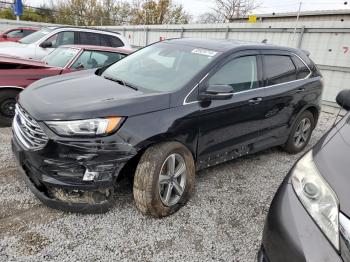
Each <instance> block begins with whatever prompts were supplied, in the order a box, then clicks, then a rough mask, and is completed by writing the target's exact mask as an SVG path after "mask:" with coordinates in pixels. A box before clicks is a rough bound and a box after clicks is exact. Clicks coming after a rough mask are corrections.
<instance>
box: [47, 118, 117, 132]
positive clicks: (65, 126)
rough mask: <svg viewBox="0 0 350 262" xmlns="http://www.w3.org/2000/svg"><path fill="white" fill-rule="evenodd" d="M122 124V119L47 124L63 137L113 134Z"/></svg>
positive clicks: (50, 122) (51, 122) (97, 119)
mask: <svg viewBox="0 0 350 262" xmlns="http://www.w3.org/2000/svg"><path fill="white" fill-rule="evenodd" d="M121 122H122V118H121V117H107V118H96V119H88V120H76V121H47V122H45V123H46V124H47V125H48V126H49V127H50V128H51V129H52V130H53V131H54V132H55V133H56V134H58V135H61V136H89V137H93V136H99V135H108V134H111V133H113V132H114V131H115V130H117V128H118V127H119V125H120V124H121Z"/></svg>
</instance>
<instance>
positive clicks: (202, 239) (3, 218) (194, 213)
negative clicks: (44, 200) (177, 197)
mask: <svg viewBox="0 0 350 262" xmlns="http://www.w3.org/2000/svg"><path fill="white" fill-rule="evenodd" d="M333 121H334V116H333V115H329V114H325V113H323V114H322V116H321V119H320V122H319V125H318V127H317V129H316V130H315V132H314V133H313V137H312V140H311V142H310V145H314V144H315V143H316V141H317V140H318V139H319V138H320V137H321V136H322V135H323V134H324V133H325V131H327V130H328V129H329V128H330V126H331V125H332V123H333ZM10 138H11V131H10V129H0V261H167V260H168V261H254V259H255V255H256V252H257V250H258V248H259V245H260V240H261V234H262V230H263V225H264V219H265V216H266V214H267V211H268V208H269V204H270V202H271V200H272V197H273V195H274V193H275V192H276V190H277V188H278V186H279V184H280V183H281V182H282V180H283V178H284V177H285V175H286V174H287V172H288V170H289V169H290V168H291V166H292V165H293V163H294V162H295V161H296V160H297V159H298V157H299V155H295V156H291V155H288V154H286V153H284V152H282V151H281V150H280V149H278V148H274V149H270V150H267V151H264V152H261V153H259V154H254V155H251V156H247V157H244V158H241V159H237V160H234V161H230V162H228V163H225V164H221V165H218V166H216V167H213V168H210V169H207V170H203V171H201V172H199V173H198V174H197V179H196V192H195V194H194V196H193V198H192V199H191V200H190V201H189V203H188V204H187V205H186V206H185V207H184V208H182V209H181V210H180V211H179V212H177V213H176V214H174V215H172V216H170V217H167V218H164V219H154V218H150V217H144V216H142V215H141V214H140V213H139V212H138V211H137V210H136V208H135V206H134V204H133V199H132V190H131V188H130V186H123V187H121V189H120V192H119V193H118V199H117V201H116V202H117V203H116V205H115V207H114V208H113V209H112V210H111V211H110V212H108V213H106V214H102V215H80V214H70V213H64V212H60V211H56V210H52V209H49V208H47V207H45V206H44V205H43V204H41V203H40V202H39V201H38V200H36V198H35V197H34V195H32V193H31V192H30V191H29V190H28V189H27V187H26V186H25V184H24V182H23V181H21V180H20V179H19V177H18V176H17V173H16V169H15V163H14V160H13V157H12V156H11V153H10Z"/></svg>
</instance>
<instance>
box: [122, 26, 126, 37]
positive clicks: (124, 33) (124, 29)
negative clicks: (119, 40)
mask: <svg viewBox="0 0 350 262" xmlns="http://www.w3.org/2000/svg"><path fill="white" fill-rule="evenodd" d="M123 36H124V37H125V36H126V28H125V27H123Z"/></svg>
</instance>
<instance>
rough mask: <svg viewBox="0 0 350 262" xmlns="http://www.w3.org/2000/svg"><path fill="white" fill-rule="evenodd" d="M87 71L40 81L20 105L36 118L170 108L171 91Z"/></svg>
mask: <svg viewBox="0 0 350 262" xmlns="http://www.w3.org/2000/svg"><path fill="white" fill-rule="evenodd" d="M95 71H96V69H95V70H86V71H80V72H74V73H70V74H65V75H60V76H54V77H48V78H45V79H42V80H39V81H37V82H35V83H33V84H32V85H30V86H29V87H28V88H26V89H25V90H24V91H22V92H21V93H20V96H19V99H18V102H19V104H20V105H21V106H22V107H23V108H24V109H25V110H26V111H27V112H28V113H29V114H30V115H31V116H32V117H34V118H35V119H36V120H38V121H45V120H77V119H89V118H98V117H106V116H133V115H139V114H144V113H148V112H152V111H158V110H163V109H167V108H169V105H170V102H169V101H170V94H168V93H147V92H143V91H141V90H139V91H136V90H134V89H131V88H129V87H126V86H124V85H120V84H118V83H116V82H114V81H111V80H107V79H104V78H103V77H101V76H98V75H96V74H95Z"/></svg>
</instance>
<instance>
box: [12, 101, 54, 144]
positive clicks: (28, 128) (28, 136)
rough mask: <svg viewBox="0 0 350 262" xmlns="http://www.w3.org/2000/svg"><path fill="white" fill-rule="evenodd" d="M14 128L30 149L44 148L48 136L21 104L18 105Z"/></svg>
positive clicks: (20, 139) (19, 138)
mask: <svg viewBox="0 0 350 262" xmlns="http://www.w3.org/2000/svg"><path fill="white" fill-rule="evenodd" d="M13 130H14V133H15V135H16V137H17V138H18V140H19V141H20V142H21V143H22V144H23V146H25V147H26V148H27V149H30V150H38V149H41V148H43V147H44V146H45V145H46V143H47V141H48V137H47V136H46V134H45V133H44V131H43V130H42V129H41V127H40V125H39V124H38V122H36V121H35V119H34V118H32V117H31V116H30V115H29V114H28V113H27V112H26V111H25V110H24V109H23V108H22V107H21V106H20V105H19V104H17V105H16V114H15V118H14V120H13Z"/></svg>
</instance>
